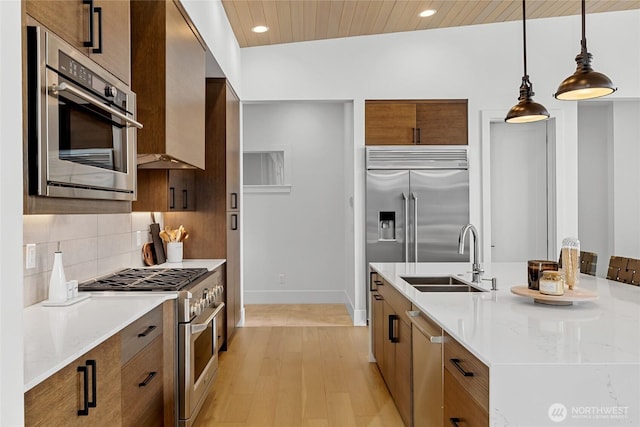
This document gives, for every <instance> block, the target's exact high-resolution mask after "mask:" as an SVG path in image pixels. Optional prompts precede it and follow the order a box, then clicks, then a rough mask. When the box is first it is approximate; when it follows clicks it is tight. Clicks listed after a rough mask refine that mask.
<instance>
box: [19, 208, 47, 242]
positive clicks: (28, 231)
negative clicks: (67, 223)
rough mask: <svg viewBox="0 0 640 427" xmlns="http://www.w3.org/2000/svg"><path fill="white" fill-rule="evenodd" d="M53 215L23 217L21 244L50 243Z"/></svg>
mask: <svg viewBox="0 0 640 427" xmlns="http://www.w3.org/2000/svg"><path fill="white" fill-rule="evenodd" d="M53 219H54V216H53V215H23V216H22V229H23V233H22V235H23V242H22V243H23V244H25V245H26V244H27V243H44V242H50V241H51V237H50V235H51V227H52V224H53Z"/></svg>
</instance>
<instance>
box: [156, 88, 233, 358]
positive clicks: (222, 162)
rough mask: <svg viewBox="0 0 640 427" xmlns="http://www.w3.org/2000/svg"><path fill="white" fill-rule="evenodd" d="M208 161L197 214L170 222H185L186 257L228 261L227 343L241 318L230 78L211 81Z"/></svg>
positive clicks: (168, 218) (199, 183)
mask: <svg viewBox="0 0 640 427" xmlns="http://www.w3.org/2000/svg"><path fill="white" fill-rule="evenodd" d="M206 100H207V102H206V156H205V157H206V163H207V168H206V169H205V170H196V171H195V187H196V196H195V198H196V200H197V204H198V209H197V210H196V211H194V212H182V213H181V212H168V213H167V214H165V222H166V223H171V224H184V226H185V227H186V228H187V229H188V230H189V240H188V242H187V243H186V244H185V246H184V256H185V258H217V259H222V258H224V259H226V261H227V262H226V281H225V282H226V284H225V295H226V300H225V304H226V307H225V312H226V326H227V334H226V342H225V345H224V348H226V345H227V344H228V341H229V339H231V337H232V336H233V332H234V331H235V328H236V325H237V324H238V322H240V320H241V309H242V308H241V295H240V274H241V271H240V257H241V252H240V224H241V215H242V211H241V209H240V193H239V191H240V148H239V147H240V101H239V99H238V97H237V95H236V94H235V92H234V91H233V89H232V88H231V86H230V85H229V84H228V83H227V81H226V80H225V79H207V82H206Z"/></svg>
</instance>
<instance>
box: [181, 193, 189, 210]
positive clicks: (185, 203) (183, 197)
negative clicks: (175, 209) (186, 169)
mask: <svg viewBox="0 0 640 427" xmlns="http://www.w3.org/2000/svg"><path fill="white" fill-rule="evenodd" d="M187 194H188V192H187V190H182V209H187V208H188V207H189V204H188V203H187Z"/></svg>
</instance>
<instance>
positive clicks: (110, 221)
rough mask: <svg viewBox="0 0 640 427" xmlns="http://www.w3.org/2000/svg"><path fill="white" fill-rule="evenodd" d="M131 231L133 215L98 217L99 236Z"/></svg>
mask: <svg viewBox="0 0 640 427" xmlns="http://www.w3.org/2000/svg"><path fill="white" fill-rule="evenodd" d="M129 231H131V214H114V215H98V236H108V235H110V234H121V233H124V232H129Z"/></svg>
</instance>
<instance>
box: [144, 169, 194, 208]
mask: <svg viewBox="0 0 640 427" xmlns="http://www.w3.org/2000/svg"><path fill="white" fill-rule="evenodd" d="M195 196H196V191H195V171H194V170H191V169H170V170H164V169H139V170H138V194H137V200H136V201H134V202H133V204H132V208H133V210H134V211H143V212H146V211H153V212H166V211H193V210H195V209H196V199H195Z"/></svg>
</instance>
